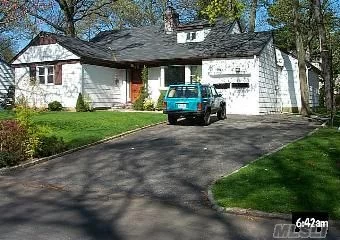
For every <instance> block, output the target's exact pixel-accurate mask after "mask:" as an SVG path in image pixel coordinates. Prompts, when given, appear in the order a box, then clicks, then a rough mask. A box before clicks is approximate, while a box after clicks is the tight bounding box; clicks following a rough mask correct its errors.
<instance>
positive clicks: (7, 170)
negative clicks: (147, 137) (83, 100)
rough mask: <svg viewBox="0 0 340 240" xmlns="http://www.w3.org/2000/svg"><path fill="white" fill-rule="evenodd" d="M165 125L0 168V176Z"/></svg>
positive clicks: (118, 135) (127, 132)
mask: <svg viewBox="0 0 340 240" xmlns="http://www.w3.org/2000/svg"><path fill="white" fill-rule="evenodd" d="M165 123H167V121H162V122H159V123H154V124H149V125H146V126H144V127H140V128H136V129H132V130H130V131H126V132H123V133H120V134H117V135H114V136H112V137H108V138H104V139H102V140H99V141H96V142H93V143H89V144H86V145H84V146H80V147H76V148H72V149H70V150H67V151H65V152H61V153H58V154H55V155H52V156H48V157H43V158H38V159H33V160H30V161H27V162H23V163H22V164H20V165H17V166H13V167H7V168H1V169H0V175H2V174H6V173H10V172H14V171H17V170H20V169H24V168H28V167H31V166H34V165H37V164H40V163H44V162H47V161H49V160H52V159H55V158H58V157H62V156H65V155H68V154H71V153H74V152H77V151H80V150H82V149H85V148H88V147H92V146H95V145H98V144H101V143H105V142H108V141H110V140H114V139H117V138H120V137H124V136H127V135H130V134H133V133H135V132H139V131H141V130H143V129H146V128H151V127H155V126H158V125H162V124H165Z"/></svg>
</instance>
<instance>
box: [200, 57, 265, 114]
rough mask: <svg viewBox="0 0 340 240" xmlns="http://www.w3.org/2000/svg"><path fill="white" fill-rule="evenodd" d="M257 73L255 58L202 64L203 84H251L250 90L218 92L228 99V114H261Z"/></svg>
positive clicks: (233, 89) (224, 90)
mask: <svg viewBox="0 0 340 240" xmlns="http://www.w3.org/2000/svg"><path fill="white" fill-rule="evenodd" d="M237 69H239V70H240V72H239V73H237V72H236V71H237ZM257 73H258V70H257V66H256V64H254V59H253V58H245V59H209V60H203V62H202V83H209V84H218V83H249V88H243V89H236V88H229V89H223V90H220V89H219V90H217V91H218V92H220V93H222V95H223V96H224V98H225V99H226V103H227V106H226V110H227V113H228V114H249V115H252V114H258V113H259V106H258V98H259V93H258V82H257V79H258V77H257Z"/></svg>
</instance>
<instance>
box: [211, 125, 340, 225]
mask: <svg viewBox="0 0 340 240" xmlns="http://www.w3.org/2000/svg"><path fill="white" fill-rule="evenodd" d="M318 130H319V128H315V129H314V130H312V131H311V132H309V133H307V134H306V135H305V136H302V137H299V138H297V139H295V140H293V141H292V142H289V143H286V144H284V145H282V146H280V147H278V148H276V149H274V150H272V151H269V152H268V153H266V154H264V155H262V156H261V157H259V158H256V159H255V160H253V161H251V162H249V163H248V164H247V165H245V166H243V167H241V168H239V169H237V170H235V171H233V172H231V173H229V174H227V175H224V176H221V177H220V178H219V179H221V178H225V177H228V176H230V175H232V174H235V173H237V172H238V171H240V170H241V169H243V168H245V167H247V166H248V165H249V164H252V163H254V162H256V161H259V160H261V159H263V158H265V157H267V156H269V155H271V154H274V153H276V152H278V151H280V150H282V149H283V148H285V147H287V146H288V145H290V144H293V143H295V142H297V141H300V140H302V139H304V138H305V137H308V136H311V135H312V134H314V133H315V132H317V131H318ZM219 179H216V180H215V181H213V182H212V184H211V185H210V186H209V188H208V199H209V201H210V204H211V207H212V208H213V209H215V210H216V211H217V212H219V213H222V214H223V213H227V214H235V215H244V216H250V217H261V218H267V219H281V220H291V219H292V217H291V214H284V213H269V212H263V211H259V210H252V209H245V208H237V207H231V208H229V207H221V206H220V205H218V203H217V202H216V201H215V199H214V195H213V193H212V187H213V185H214V184H215V183H216V182H217V181H218V180H219ZM332 222H336V223H337V224H338V222H339V223H340V221H332Z"/></svg>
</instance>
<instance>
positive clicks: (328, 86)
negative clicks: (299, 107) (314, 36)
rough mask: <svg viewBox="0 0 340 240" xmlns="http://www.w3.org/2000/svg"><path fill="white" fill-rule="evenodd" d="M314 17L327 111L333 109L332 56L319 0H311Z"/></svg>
mask: <svg viewBox="0 0 340 240" xmlns="http://www.w3.org/2000/svg"><path fill="white" fill-rule="evenodd" d="M312 3H313V9H314V17H315V20H316V23H317V25H318V31H319V40H320V57H321V72H322V78H323V80H324V81H325V103H326V108H327V110H328V111H332V110H333V105H334V104H333V87H332V85H333V84H332V57H331V54H330V51H329V48H328V46H327V39H326V29H325V23H324V20H323V16H322V13H321V3H320V0H312Z"/></svg>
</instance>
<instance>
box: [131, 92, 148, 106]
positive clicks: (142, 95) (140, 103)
mask: <svg viewBox="0 0 340 240" xmlns="http://www.w3.org/2000/svg"><path fill="white" fill-rule="evenodd" d="M148 96H149V94H148V92H147V91H146V87H144V86H142V87H141V88H140V90H139V97H138V98H137V99H136V101H135V102H134V103H133V105H132V107H133V109H134V110H138V111H143V110H144V101H145V99H146V98H148Z"/></svg>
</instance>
